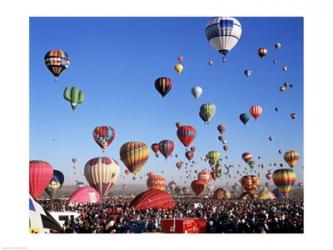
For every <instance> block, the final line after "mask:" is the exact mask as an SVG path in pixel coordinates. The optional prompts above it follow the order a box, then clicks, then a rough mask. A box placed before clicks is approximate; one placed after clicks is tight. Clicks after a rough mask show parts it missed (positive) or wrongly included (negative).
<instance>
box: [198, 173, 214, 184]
mask: <svg viewBox="0 0 333 250" xmlns="http://www.w3.org/2000/svg"><path fill="white" fill-rule="evenodd" d="M211 179H212V176H211V174H210V172H209V171H207V170H202V171H200V172H199V173H198V180H203V181H204V182H205V185H207V184H208V182H209V181H210V180H211Z"/></svg>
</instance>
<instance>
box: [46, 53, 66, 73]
mask: <svg viewBox="0 0 333 250" xmlns="http://www.w3.org/2000/svg"><path fill="white" fill-rule="evenodd" d="M44 63H45V65H46V67H47V68H48V69H49V71H51V73H52V74H53V75H54V76H55V77H56V79H57V77H59V76H60V74H61V73H62V72H63V71H64V70H65V69H67V68H68V66H69V56H68V54H67V53H66V52H64V51H62V50H60V49H56V50H50V51H48V52H47V53H46V54H45V56H44Z"/></svg>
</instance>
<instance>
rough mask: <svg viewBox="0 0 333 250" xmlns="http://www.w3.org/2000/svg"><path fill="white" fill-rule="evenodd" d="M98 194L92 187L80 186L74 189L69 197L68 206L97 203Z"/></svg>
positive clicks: (98, 199)
mask: <svg viewBox="0 0 333 250" xmlns="http://www.w3.org/2000/svg"><path fill="white" fill-rule="evenodd" d="M99 201H100V194H99V193H98V192H97V190H96V189H94V188H92V187H87V186H82V187H79V188H78V189H76V190H75V191H74V192H73V193H72V194H71V196H70V198H69V201H68V203H69V204H77V203H78V204H89V203H98V202H99Z"/></svg>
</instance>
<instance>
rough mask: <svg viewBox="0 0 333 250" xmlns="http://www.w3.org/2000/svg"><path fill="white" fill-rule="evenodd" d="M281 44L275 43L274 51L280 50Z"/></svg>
mask: <svg viewBox="0 0 333 250" xmlns="http://www.w3.org/2000/svg"><path fill="white" fill-rule="evenodd" d="M281 46H282V45H281V43H279V42H277V43H275V44H274V47H275V48H276V49H280V48H281Z"/></svg>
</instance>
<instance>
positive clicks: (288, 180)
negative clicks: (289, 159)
mask: <svg viewBox="0 0 333 250" xmlns="http://www.w3.org/2000/svg"><path fill="white" fill-rule="evenodd" d="M295 181H296V173H295V172H294V171H293V170H291V169H286V168H282V169H277V170H275V171H274V173H273V182H274V184H275V185H276V187H277V188H278V190H279V191H280V192H281V193H282V194H283V195H284V196H288V193H289V191H290V190H291V188H292V186H293V185H294V183H295Z"/></svg>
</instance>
